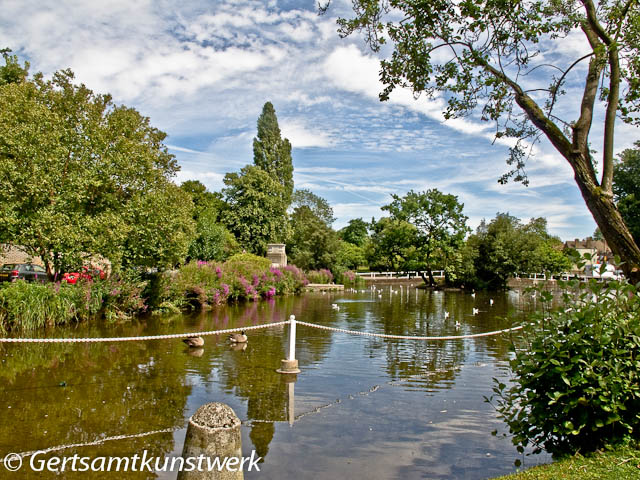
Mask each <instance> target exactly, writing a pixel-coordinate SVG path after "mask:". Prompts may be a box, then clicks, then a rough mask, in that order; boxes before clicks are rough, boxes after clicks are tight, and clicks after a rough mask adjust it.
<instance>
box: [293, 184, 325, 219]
mask: <svg viewBox="0 0 640 480" xmlns="http://www.w3.org/2000/svg"><path fill="white" fill-rule="evenodd" d="M291 206H292V207H293V209H296V208H298V207H302V206H307V207H309V208H310V209H311V211H312V212H313V214H314V215H315V216H317V217H318V218H319V219H320V220H322V221H323V222H324V223H325V224H326V225H327V226H328V227H330V226H331V224H332V223H333V222H334V221H335V218H334V216H333V208H331V205H329V202H327V201H326V200H325V199H324V198H322V197H319V196H318V195H316V194H314V193H312V192H311V190H307V189H306V188H303V189H300V190H296V191H295V192H293V199H292V201H291Z"/></svg>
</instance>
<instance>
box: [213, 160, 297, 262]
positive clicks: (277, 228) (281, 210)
mask: <svg viewBox="0 0 640 480" xmlns="http://www.w3.org/2000/svg"><path fill="white" fill-rule="evenodd" d="M224 183H225V185H226V188H225V189H224V190H223V194H224V196H225V199H226V202H227V204H228V205H229V209H228V210H227V211H225V212H224V213H223V216H222V220H223V223H224V224H225V226H226V227H227V228H228V229H229V231H231V233H233V234H234V235H235V237H236V238H237V240H238V242H239V243H240V245H242V246H243V247H245V248H247V249H248V250H249V251H251V252H253V253H257V254H264V253H265V252H266V250H267V243H275V242H283V241H284V240H285V239H286V238H287V236H288V223H287V216H286V209H287V205H285V204H283V203H282V196H283V186H282V185H281V184H280V183H278V182H277V181H276V180H274V178H273V177H272V176H271V175H269V174H268V173H267V172H266V171H264V170H262V169H261V168H259V167H257V166H253V165H247V166H246V167H244V168H243V169H242V170H241V171H240V173H228V174H227V175H225V177H224Z"/></svg>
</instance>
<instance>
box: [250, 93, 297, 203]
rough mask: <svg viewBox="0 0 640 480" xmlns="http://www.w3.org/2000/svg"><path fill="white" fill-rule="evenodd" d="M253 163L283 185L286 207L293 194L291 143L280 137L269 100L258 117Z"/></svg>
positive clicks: (274, 112) (273, 110)
mask: <svg viewBox="0 0 640 480" xmlns="http://www.w3.org/2000/svg"><path fill="white" fill-rule="evenodd" d="M253 163H254V164H255V165H256V166H257V167H260V168H261V169H262V170H264V171H265V172H267V173H268V174H269V175H271V177H272V178H273V179H274V180H276V181H277V182H278V183H279V184H280V185H282V186H283V187H284V188H283V198H282V201H283V206H284V208H285V209H286V208H288V207H289V205H290V204H291V196H292V194H293V161H292V159H291V143H290V142H289V140H287V139H286V138H282V135H281V133H280V127H279V126H278V118H277V117H276V111H275V109H274V108H273V105H272V104H271V102H267V103H265V104H264V107H262V114H261V115H260V117H258V136H257V137H256V138H254V139H253Z"/></svg>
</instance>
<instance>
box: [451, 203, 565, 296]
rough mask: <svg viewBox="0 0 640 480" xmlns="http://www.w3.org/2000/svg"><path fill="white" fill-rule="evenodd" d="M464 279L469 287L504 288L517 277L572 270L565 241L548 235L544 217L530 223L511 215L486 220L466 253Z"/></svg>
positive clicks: (502, 214) (464, 256) (506, 214)
mask: <svg viewBox="0 0 640 480" xmlns="http://www.w3.org/2000/svg"><path fill="white" fill-rule="evenodd" d="M461 267H462V269H463V270H464V273H463V274H461V275H460V280H461V281H462V282H465V284H467V286H469V285H475V286H476V287H482V288H491V289H498V288H504V287H506V285H507V281H508V279H509V278H510V277H512V276H514V275H515V274H521V273H547V274H558V273H561V272H565V271H567V270H569V269H570V268H571V262H570V261H569V259H568V257H567V256H565V255H564V253H563V252H562V242H561V241H560V240H559V239H557V238H555V237H552V236H551V235H549V234H548V233H547V221H546V219H544V218H532V219H531V220H530V221H529V223H527V224H522V223H521V222H520V220H519V219H518V218H516V217H514V216H512V215H509V214H508V213H498V214H497V215H496V218H494V219H493V220H491V221H490V222H489V223H487V222H486V221H485V220H482V222H481V223H480V225H479V226H478V228H477V230H476V232H475V234H473V235H471V236H470V237H469V238H468V239H467V245H466V247H465V249H464V250H463V258H462V265H461Z"/></svg>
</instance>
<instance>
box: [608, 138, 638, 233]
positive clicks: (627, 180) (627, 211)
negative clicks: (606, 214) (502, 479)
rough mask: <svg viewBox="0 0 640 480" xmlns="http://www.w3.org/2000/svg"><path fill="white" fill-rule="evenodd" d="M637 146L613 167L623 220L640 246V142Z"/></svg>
mask: <svg viewBox="0 0 640 480" xmlns="http://www.w3.org/2000/svg"><path fill="white" fill-rule="evenodd" d="M635 146H636V148H628V149H626V150H624V151H623V152H622V153H621V154H620V158H619V160H618V161H617V162H616V163H615V165H614V167H613V169H614V173H615V174H614V177H613V194H614V195H615V200H616V203H617V205H618V210H620V214H621V215H622V218H623V219H624V221H625V223H626V224H627V226H628V227H629V230H630V231H631V234H632V235H633V238H634V240H635V241H636V243H637V244H640V142H636V145H635Z"/></svg>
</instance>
